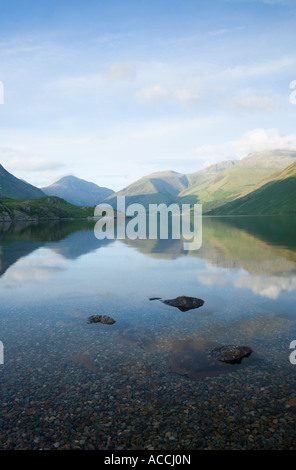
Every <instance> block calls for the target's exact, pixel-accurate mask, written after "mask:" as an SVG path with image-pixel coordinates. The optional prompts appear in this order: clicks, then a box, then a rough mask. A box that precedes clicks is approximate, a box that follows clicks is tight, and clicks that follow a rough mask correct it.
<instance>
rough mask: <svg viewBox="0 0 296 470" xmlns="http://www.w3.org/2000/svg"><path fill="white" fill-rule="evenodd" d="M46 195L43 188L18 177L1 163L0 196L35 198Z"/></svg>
mask: <svg viewBox="0 0 296 470" xmlns="http://www.w3.org/2000/svg"><path fill="white" fill-rule="evenodd" d="M42 196H44V193H43V192H42V191H41V189H39V188H36V187H35V186H33V185H31V184H29V183H27V182H26V181H24V180H21V179H18V178H16V177H15V176H13V175H12V174H11V173H9V172H8V171H7V170H5V168H4V167H3V166H2V165H0V197H10V198H15V199H34V198H37V197H42Z"/></svg>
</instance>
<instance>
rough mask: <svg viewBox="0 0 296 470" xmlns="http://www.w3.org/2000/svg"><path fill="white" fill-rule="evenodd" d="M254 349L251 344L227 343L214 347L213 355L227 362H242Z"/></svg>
mask: <svg viewBox="0 0 296 470" xmlns="http://www.w3.org/2000/svg"><path fill="white" fill-rule="evenodd" d="M252 352H253V350H252V349H251V348H250V347H249V346H240V345H234V344H230V345H225V346H220V347H217V348H214V349H213V350H212V351H211V356H212V357H214V358H215V359H217V360H218V361H220V362H226V363H227V364H240V363H241V361H242V359H243V358H244V357H249V356H250V355H251V354H252Z"/></svg>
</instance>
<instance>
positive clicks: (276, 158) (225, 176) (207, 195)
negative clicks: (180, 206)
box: [178, 150, 296, 212]
mask: <svg viewBox="0 0 296 470" xmlns="http://www.w3.org/2000/svg"><path fill="white" fill-rule="evenodd" d="M295 161H296V152H292V151H286V150H273V151H269V150H266V151H262V152H254V153H250V154H249V155H247V156H246V157H245V158H243V159H242V160H238V161H234V162H233V161H231V162H228V166H227V165H225V164H224V167H222V168H220V169H219V167H217V169H216V172H214V171H211V172H209V169H210V168H211V167H209V168H208V169H206V171H205V170H202V171H200V172H197V173H195V174H193V175H195V178H196V183H195V184H192V185H190V186H189V187H188V188H187V189H186V190H185V191H182V192H181V193H180V194H179V196H178V197H179V202H180V203H183V202H187V203H191V204H194V203H201V204H203V212H207V211H209V210H213V209H215V208H216V207H219V206H221V205H224V204H225V203H227V202H230V201H232V200H233V199H236V198H238V197H240V196H242V195H243V194H245V193H246V192H248V191H250V190H251V189H253V188H254V187H255V185H256V184H258V183H259V182H260V181H261V180H262V179H263V178H265V177H267V176H269V175H271V174H272V173H274V172H276V171H278V170H282V169H284V168H285V167H286V166H288V165H291V164H292V163H293V162H295ZM226 163H227V162H226ZM223 168H224V170H223ZM203 173H205V174H207V175H208V176H210V174H211V173H212V177H209V178H207V179H205V180H204V181H203V180H202V179H201V175H203ZM197 176H198V178H197ZM187 177H188V179H189V180H190V179H191V178H192V175H187Z"/></svg>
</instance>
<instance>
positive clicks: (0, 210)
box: [0, 196, 94, 222]
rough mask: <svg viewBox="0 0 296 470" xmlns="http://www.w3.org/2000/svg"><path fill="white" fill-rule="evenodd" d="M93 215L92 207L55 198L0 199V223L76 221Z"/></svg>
mask: <svg viewBox="0 0 296 470" xmlns="http://www.w3.org/2000/svg"><path fill="white" fill-rule="evenodd" d="M93 215H94V208H93V207H78V206H75V205H73V204H70V203H68V202H66V201H65V200H64V199H60V198H58V197H55V196H43V197H41V198H38V199H29V200H21V199H8V198H0V221H8V222H9V221H20V220H22V221H23V220H24V221H29V220H36V221H38V220H42V219H72V218H73V219H76V218H87V217H93Z"/></svg>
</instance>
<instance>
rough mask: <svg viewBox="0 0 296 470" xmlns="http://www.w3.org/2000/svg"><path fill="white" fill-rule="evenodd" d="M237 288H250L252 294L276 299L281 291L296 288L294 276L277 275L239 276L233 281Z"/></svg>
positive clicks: (295, 277)
mask: <svg viewBox="0 0 296 470" xmlns="http://www.w3.org/2000/svg"><path fill="white" fill-rule="evenodd" d="M234 286H235V287H238V288H244V289H250V290H251V291H252V292H253V293H254V294H257V295H261V296H263V297H268V298H269V299H277V298H278V297H279V295H280V294H281V292H282V291H287V292H290V291H292V290H295V289H296V276H293V277H289V278H283V277H277V276H271V277H264V276H252V277H250V276H241V277H239V278H238V279H237V280H236V281H235V282H234Z"/></svg>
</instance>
